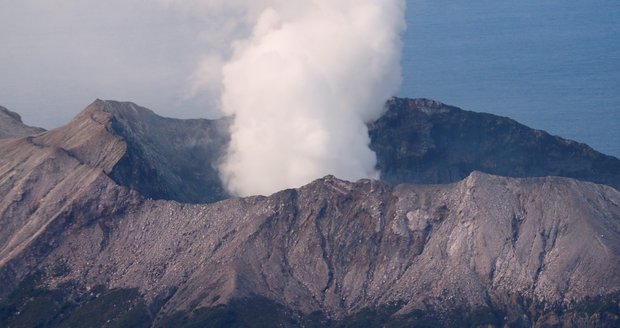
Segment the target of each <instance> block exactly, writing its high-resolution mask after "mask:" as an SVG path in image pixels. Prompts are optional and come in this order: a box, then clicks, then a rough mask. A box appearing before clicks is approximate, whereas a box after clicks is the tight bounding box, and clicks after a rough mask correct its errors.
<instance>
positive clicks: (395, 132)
mask: <svg viewBox="0 0 620 328" xmlns="http://www.w3.org/2000/svg"><path fill="white" fill-rule="evenodd" d="M386 107H387V111H386V113H385V114H384V115H383V116H382V117H381V118H379V119H378V120H377V121H376V122H374V123H372V124H370V125H369V133H370V139H371V144H370V148H371V149H372V150H374V151H375V152H376V154H377V161H378V164H377V168H378V169H379V170H380V171H381V179H382V180H383V181H386V182H388V183H390V184H398V183H450V182H455V181H459V180H461V179H463V178H465V177H466V176H468V175H469V174H470V173H471V172H472V171H481V172H486V173H490V174H496V175H502V176H510V177H535V176H564V177H571V178H576V179H580V180H585V181H592V182H596V183H603V184H607V185H610V186H612V187H614V188H616V189H620V159H618V158H615V157H613V156H607V155H604V154H601V153H599V152H597V151H595V150H593V149H592V148H590V147H588V146H587V145H585V144H580V143H577V142H575V141H571V140H567V139H562V138H560V137H557V136H551V135H549V134H548V133H546V132H544V131H540V130H534V129H530V128H528V127H526V126H524V125H522V124H519V123H517V122H515V121H514V120H511V119H509V118H505V117H499V116H495V115H491V114H484V113H475V112H469V111H464V110H461V109H459V108H457V107H453V106H447V105H444V104H442V103H439V102H436V101H432V100H428V99H400V98H394V99H392V100H390V101H388V103H387V105H386Z"/></svg>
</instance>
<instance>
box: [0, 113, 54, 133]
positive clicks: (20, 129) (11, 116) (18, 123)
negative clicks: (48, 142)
mask: <svg viewBox="0 0 620 328" xmlns="http://www.w3.org/2000/svg"><path fill="white" fill-rule="evenodd" d="M44 131H45V130H44V129H41V128H37V127H32V126H28V125H25V124H24V123H23V122H22V118H21V116H19V114H17V113H15V112H12V111H10V110H8V109H6V108H4V107H2V106H0V139H3V138H10V137H25V136H29V135H35V134H39V133H41V132H44Z"/></svg>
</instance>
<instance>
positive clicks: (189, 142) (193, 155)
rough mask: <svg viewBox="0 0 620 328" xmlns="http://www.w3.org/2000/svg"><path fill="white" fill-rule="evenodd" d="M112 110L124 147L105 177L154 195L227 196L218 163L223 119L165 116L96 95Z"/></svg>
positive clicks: (198, 199) (185, 198)
mask: <svg viewBox="0 0 620 328" xmlns="http://www.w3.org/2000/svg"><path fill="white" fill-rule="evenodd" d="M90 107H96V108H98V109H99V110H102V111H104V112H107V113H110V114H111V115H112V116H113V119H112V127H113V130H114V133H116V134H117V135H118V136H120V137H121V138H122V139H123V140H124V141H125V143H126V144H127V147H128V148H129V149H128V151H127V152H126V153H125V155H124V156H123V158H122V159H121V160H120V161H119V162H118V163H117V164H116V166H115V167H114V169H113V170H112V172H110V177H111V178H112V179H114V181H116V182H117V183H119V184H121V185H123V186H127V187H130V188H132V189H134V190H137V191H139V192H140V193H141V194H142V195H143V196H145V197H149V198H153V199H173V200H177V201H180V202H189V203H212V202H216V201H218V200H222V199H225V198H227V197H228V194H227V193H226V191H225V189H224V187H223V186H222V183H221V182H220V178H219V175H218V172H217V165H218V163H219V161H220V159H221V158H222V156H223V155H224V152H225V150H226V146H227V144H228V140H229V137H228V126H229V120H228V119H220V120H206V119H195V120H178V119H171V118H164V117H161V116H158V115H156V114H155V113H153V112H152V111H150V110H148V109H146V108H143V107H139V106H137V105H135V104H133V103H121V102H115V101H96V102H95V103H94V104H92V105H91V106H90Z"/></svg>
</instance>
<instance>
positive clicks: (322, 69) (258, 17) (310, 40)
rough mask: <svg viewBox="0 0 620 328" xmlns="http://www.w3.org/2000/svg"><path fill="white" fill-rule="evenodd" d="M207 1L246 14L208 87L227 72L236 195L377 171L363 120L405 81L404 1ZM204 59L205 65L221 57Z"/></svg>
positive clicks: (226, 173) (228, 167) (227, 178)
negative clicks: (402, 69) (402, 63)
mask: <svg viewBox="0 0 620 328" xmlns="http://www.w3.org/2000/svg"><path fill="white" fill-rule="evenodd" d="M172 2H174V0H173V1H172ZM203 5H206V7H207V8H208V9H209V10H210V11H211V12H217V10H216V9H217V8H220V9H224V10H225V11H226V12H229V13H230V12H236V13H237V14H238V15H239V16H240V17H238V22H239V23H238V24H237V26H236V27H235V28H231V29H229V30H230V31H234V32H230V35H234V37H236V38H237V39H236V41H234V42H233V43H231V49H230V52H229V53H225V52H224V53H219V54H217V56H220V57H219V58H227V59H223V61H222V66H221V67H219V68H221V71H218V72H216V73H205V75H206V76H209V77H210V78H208V79H207V80H208V81H207V82H209V81H210V82H209V83H212V81H211V80H212V77H213V76H221V85H220V86H218V88H221V89H220V90H221V92H222V94H221V106H222V110H223V112H224V113H226V114H229V115H234V123H233V125H232V128H231V138H232V139H231V143H230V146H229V149H228V153H227V156H226V158H225V159H224V161H223V163H222V164H221V166H220V167H219V169H220V175H221V177H222V180H223V181H224V183H225V184H226V186H227V188H228V189H229V191H230V192H232V193H234V194H237V195H241V196H246V195H251V194H269V193H272V192H275V191H278V190H281V189H284V188H288V187H298V186H300V185H303V184H305V183H308V182H310V181H311V180H313V179H315V178H319V177H322V176H324V175H327V174H334V175H336V176H338V177H340V178H344V179H349V180H357V179H359V178H365V177H376V176H377V172H376V171H375V169H374V166H375V162H376V158H375V154H374V153H373V152H372V151H371V150H370V149H369V148H368V144H369V138H368V132H367V128H366V124H365V123H366V122H369V121H371V120H374V119H376V118H377V117H378V116H379V115H380V114H381V112H382V109H383V104H384V102H385V101H386V100H387V99H388V98H389V97H390V96H391V95H393V93H394V92H396V91H397V90H398V87H399V85H400V81H401V77H400V53H401V41H400V33H401V32H402V31H403V30H404V28H405V21H404V12H405V1H404V0H288V1H284V0H271V1H251V0H247V1H239V0H236V1H230V2H223V1H206V2H203ZM244 28H245V29H246V31H245V32H246V34H245V36H244V37H241V38H239V35H240V34H243V29H244ZM240 30H241V32H240ZM217 56H216V57H217ZM207 58H208V59H206V60H205V61H206V64H203V69H204V68H205V67H207V68H209V67H211V66H213V63H214V62H217V61H214V60H213V59H212V58H214V56H209V57H207ZM209 58H210V59H209ZM207 82H205V84H206V83H207Z"/></svg>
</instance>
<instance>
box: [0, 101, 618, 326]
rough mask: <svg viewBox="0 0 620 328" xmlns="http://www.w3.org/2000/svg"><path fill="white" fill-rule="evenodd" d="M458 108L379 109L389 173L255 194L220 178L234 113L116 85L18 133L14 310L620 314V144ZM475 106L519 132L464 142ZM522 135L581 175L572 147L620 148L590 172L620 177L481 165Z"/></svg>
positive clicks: (5, 168)
mask: <svg viewBox="0 0 620 328" xmlns="http://www.w3.org/2000/svg"><path fill="white" fill-rule="evenodd" d="M401 101H402V103H400V102H401ZM445 107H446V106H445V105H441V104H439V103H436V102H431V101H428V100H394V101H392V102H390V103H388V107H387V112H386V114H385V115H384V117H382V118H381V119H379V120H378V121H377V122H375V123H373V124H371V125H370V129H369V131H370V135H371V137H372V138H371V140H372V144H371V147H374V148H373V149H375V150H376V151H377V154H378V158H379V160H378V162H379V167H380V168H381V169H382V170H383V171H382V177H383V179H384V180H385V181H373V180H360V181H357V182H348V181H342V180H339V179H337V178H336V177H332V176H327V177H324V178H322V179H319V180H316V181H314V182H312V183H310V184H308V185H306V186H303V187H301V188H299V189H290V190H284V191H281V192H278V193H275V194H273V195H270V196H254V197H247V198H230V197H229V196H228V195H226V193H225V192H224V191H223V188H222V187H221V183H220V182H219V179H217V174H216V172H217V171H216V169H215V168H216V165H217V162H218V158H219V157H220V156H222V154H223V151H224V149H225V145H226V143H227V140H228V139H227V137H226V136H227V132H226V131H227V130H226V129H227V126H228V121H226V120H215V121H209V120H188V121H185V120H173V119H165V118H161V117H158V116H157V115H155V114H154V113H152V112H151V111H149V110H147V109H144V108H141V107H139V106H137V105H135V104H131V103H118V102H111V101H100V100H98V101H96V102H94V103H93V104H92V105H90V106H89V107H87V108H86V109H85V110H84V111H83V112H82V113H80V114H79V115H78V116H77V117H76V118H75V119H74V120H73V121H71V122H70V123H69V124H67V125H66V126H64V127H60V128H58V129H55V130H51V131H49V132H45V133H40V134H35V135H30V136H27V137H22V138H14V137H12V138H5V139H0V154H1V156H0V281H2V282H3V283H2V284H0V326H6V327H35V326H52V327H56V326H61V327H100V326H102V327H150V326H153V327H197V326H198V327H200V326H205V327H247V326H255V327H274V326H278V327H409V326H427V327H428V326H438V327H441V326H473V327H477V326H496V327H503V326H509V327H530V326H536V327H560V326H564V327H583V326H600V327H613V326H618V325H619V324H620V192H619V191H618V190H617V189H614V188H613V187H610V186H608V185H614V183H615V182H614V181H617V180H613V179H614V175H613V172H614V169H615V168H617V167H614V163H615V162H614V161H617V159H615V158H613V157H607V156H604V155H602V154H599V153H596V152H595V151H593V150H591V149H589V147H587V146H585V145H580V144H576V143H573V142H569V141H565V140H563V139H560V138H557V137H551V136H548V135H546V134H544V133H543V132H532V130H529V129H527V128H525V127H522V126H520V125H518V124H517V123H516V122H514V121H510V120H508V119H503V118H498V117H495V116H489V117H486V116H484V114H474V113H469V112H462V111H461V110H458V109H454V108H448V109H446V108H445ZM394 115H395V117H407V116H408V115H412V116H415V117H417V116H426V117H427V118H426V119H427V121H424V120H420V121H416V122H406V121H405V122H403V121H401V120H400V119H396V118H394V117H393V116H394ZM403 115H404V116H403ZM476 115H483V116H484V117H486V119H487V120H488V121H484V122H487V123H489V122H500V123H502V124H506V125H507V126H512V125H513V124H514V126H516V128H515V129H517V130H518V131H517V132H514V131H513V132H514V133H515V136H520V138H517V139H515V140H513V139H508V140H504V141H503V142H504V143H505V145H507V146H505V147H499V146H498V148H497V149H504V150H505V151H506V152H505V153H502V154H495V155H493V150H492V148H491V146H484V147H483V146H481V147H479V148H480V150H479V152H473V153H472V154H470V155H471V157H465V158H461V159H460V160H459V159H458V154H459V151H458V148H459V147H458V146H459V145H460V147H466V145H467V142H468V140H470V142H471V140H476V139H475V138H472V139H468V137H466V136H462V135H461V136H460V138H461V139H462V140H461V141H460V142H461V144H459V143H457V142H456V141H455V142H454V143H450V142H448V141H445V140H444V141H441V140H443V139H441V136H440V134H439V131H442V129H443V128H442V127H446V126H451V127H453V128H452V129H451V130H450V131H452V132H453V133H457V132H454V131H458V129H462V130H463V131H465V130H467V129H468V128H467V127H469V126H470V124H473V123H468V122H469V120H474V121H475V118H476V117H481V116H476ZM454 117H456V118H454ZM500 123H498V124H500ZM485 124H486V123H485ZM481 126H486V125H481ZM382 129H383V130H384V131H385V132H384V133H385V134H388V136H386V135H384V134H381V133H379V132H378V131H381V130H382ZM481 129H482V130H484V128H481ZM433 131H434V132H433ZM484 131H486V130H484ZM484 131H482V132H481V131H477V132H470V133H472V134H481V135H486V134H488V133H491V132H492V131H494V130H492V131H487V132H484ZM511 131H512V130H508V131H506V129H505V128H501V129H499V128H498V129H497V131H496V133H497V134H496V135H506V136H507V135H511V133H513V132H511ZM390 134H391V135H392V136H390ZM528 136H530V138H531V139H528ZM401 137H403V138H408V139H407V140H408V141H407V142H403V143H394V144H392V145H388V143H389V142H388V140H399V139H390V138H401ZM446 138H454V135H448V136H446ZM480 138H482V137H480ZM511 140H512V141H515V142H516V143H517V144H518V143H519V142H524V143H525V145H524V146H522V147H525V148H527V147H533V148H532V149H534V148H539V149H556V148H557V149H559V150H557V153H552V154H550V155H549V157H545V158H541V159H540V161H539V162H538V164H537V165H538V166H534V167H539V168H546V169H547V170H552V169H558V170H559V171H560V172H568V173H566V174H565V175H570V174H571V172H577V171H578V170H576V171H575V170H573V171H571V170H569V169H565V170H564V171H562V170H560V168H564V167H565V166H570V165H568V164H567V163H564V162H563V161H559V160H557V161H556V159H558V158H565V157H566V156H569V155H567V154H570V156H573V158H574V159H575V160H576V161H577V163H576V164H574V166H571V167H572V168H574V167H577V165H585V166H587V165H593V166H592V167H595V165H599V164H600V163H599V162H600V161H601V160H606V161H608V162H606V164H605V165H603V166H601V167H599V171H596V170H592V171H590V173H588V174H590V175H588V174H586V173H585V172H586V171H587V170H584V171H583V172H584V175H583V176H581V177H580V178H582V179H584V180H596V179H598V178H601V179H603V178H606V179H607V180H605V181H600V182H601V183H605V184H607V185H604V184H595V183H592V182H587V181H579V180H575V179H572V178H563V177H536V178H514V177H500V176H497V175H490V174H488V173H483V172H480V170H477V168H476V165H485V164H484V163H489V162H492V161H493V160H496V161H497V162H496V163H497V164H496V165H491V166H487V167H486V168H487V169H489V167H491V168H495V169H497V170H500V169H503V167H504V166H503V165H506V167H508V164H507V163H511V161H513V162H514V163H517V164H515V171H516V172H517V173H515V174H512V175H520V174H524V175H526V174H527V173H528V172H525V168H531V167H532V166H524V167H523V170H522V169H516V168H518V167H519V166H518V163H522V159H521V157H519V155H518V154H521V153H519V152H517V151H516V149H521V148H519V147H516V146H514V145H513V146H510V145H512V144H511V143H510V142H509V141H511ZM443 142H445V143H443ZM431 143H432V145H431ZM378 145H382V146H381V147H383V148H377V147H378ZM489 145H490V141H489ZM562 145H565V146H562ZM408 147H409V148H408ZM558 147H559V148H558ZM562 147H564V148H562ZM527 149H529V148H527ZM577 149H580V150H581V151H582V152H581V153H571V152H570V151H571V150H577ZM382 152H383V153H382ZM562 152H566V153H564V154H562ZM433 154H435V155H433ZM437 154H452V155H451V156H452V157H450V156H448V157H447V159H446V162H445V163H443V162H441V161H439V160H438V159H435V157H433V156H439V155H437ZM511 154H513V155H511ZM446 156H447V155H446ZM484 156H486V157H484ZM494 156H495V157H494ZM506 156H508V158H506ZM510 156H512V157H510ZM523 156H525V155H523ZM554 156H555V157H554ZM480 157H484V158H485V159H480ZM412 158H419V159H420V160H418V161H415V160H414V161H408V160H409V159H412ZM511 158H512V159H511ZM549 158H551V159H549ZM500 159H501V160H502V161H500ZM433 160H436V161H437V163H438V164H437V165H434V166H433V165H431V164H424V165H423V164H422V163H423V162H424V161H426V162H427V163H432V162H433ZM195 161H202V163H204V165H202V166H201V165H198V164H196V163H195ZM398 161H405V163H408V164H407V165H409V167H410V169H406V167H407V165H405V164H402V163H399V162H398ZM441 163H443V164H441ZM454 163H473V164H471V166H466V167H465V166H464V167H463V170H462V171H459V170H455V169H453V167H459V165H457V164H454ZM545 163H546V164H545ZM584 163H585V164H584ZM440 164H441V165H444V166H441V165H440ZM500 164H501V165H500ZM554 165H555V166H554ZM596 167H598V166H596ZM446 168H447V171H445V170H446ZM432 170H435V172H438V173H437V174H428V175H426V174H422V173H420V172H431V171H432ZM469 170H471V172H468V173H467V175H466V176H465V178H464V179H461V180H459V177H460V175H462V174H464V172H467V171H469ZM407 172H409V173H407ZM440 172H452V173H451V174H448V175H444V174H443V173H440ZM532 172H536V174H532V175H537V174H541V175H549V174H547V173H546V172H547V171H532ZM496 173H501V172H496ZM407 174H409V175H407ZM506 175H508V174H506ZM399 176H400V177H401V178H402V180H403V181H405V182H411V180H415V179H421V177H425V179H438V180H439V181H435V180H433V182H451V181H452V180H458V181H457V182H453V183H447V184H433V185H418V184H400V183H398V180H399V179H401V178H398V177H399ZM584 177H585V178H584ZM615 177H616V178H617V176H615ZM149 182H152V183H149ZM184 184H187V185H186V186H185V187H184Z"/></svg>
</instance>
